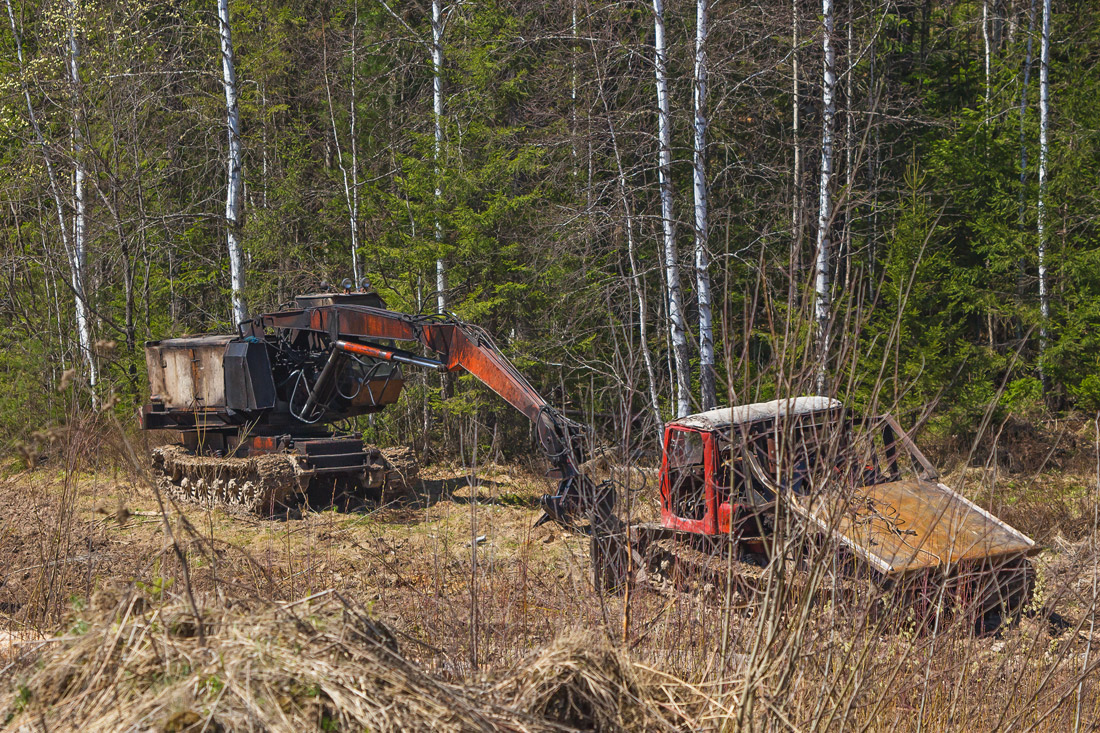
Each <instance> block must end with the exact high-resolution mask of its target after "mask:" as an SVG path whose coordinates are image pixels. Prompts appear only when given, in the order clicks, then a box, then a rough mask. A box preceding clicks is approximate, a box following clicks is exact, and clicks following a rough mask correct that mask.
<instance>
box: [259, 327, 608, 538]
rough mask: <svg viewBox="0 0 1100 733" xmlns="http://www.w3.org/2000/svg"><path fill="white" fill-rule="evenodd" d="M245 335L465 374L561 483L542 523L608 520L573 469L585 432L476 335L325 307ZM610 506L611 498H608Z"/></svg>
mask: <svg viewBox="0 0 1100 733" xmlns="http://www.w3.org/2000/svg"><path fill="white" fill-rule="evenodd" d="M242 331H243V332H244V335H246V336H248V335H251V336H257V337H262V336H263V335H264V334H265V333H267V332H269V331H281V332H283V333H287V334H289V335H291V337H292V338H293V337H294V336H295V335H296V334H297V333H300V332H303V331H304V332H310V333H315V334H323V335H325V336H327V337H328V341H329V343H330V348H331V349H333V352H334V353H335V352H336V351H344V352H349V353H355V354H360V355H363V356H370V357H373V358H377V359H385V360H387V361H397V362H399V363H406V364H413V365H416V366H421V367H425V368H435V369H438V370H439V371H444V372H453V371H457V370H460V369H462V370H465V371H467V372H469V373H470V374H472V375H474V376H475V377H477V379H479V380H480V381H481V382H482V383H483V384H484V385H485V386H487V387H488V388H489V389H491V390H492V391H493V392H495V393H496V394H498V395H500V396H501V397H502V398H503V399H504V400H505V401H506V402H508V403H509V404H510V405H512V406H513V407H515V408H516V409H517V410H519V411H520V412H522V413H523V414H524V415H526V416H527V418H528V419H530V420H531V421H532V422H534V423H535V428H536V432H537V434H538V438H539V443H540V444H541V446H542V449H543V451H544V452H545V453H546V454H547V457H548V458H549V459H550V462H551V463H552V464H553V465H554V467H555V468H556V469H557V471H558V473H559V475H560V478H561V483H560V484H559V487H558V492H557V494H556V495H554V496H552V497H544V498H543V508H544V509H545V510H546V514H547V517H549V518H551V519H554V520H556V521H558V522H561V523H562V524H572V523H573V519H574V517H575V516H576V515H578V514H585V513H589V514H591V510H592V509H593V508H595V509H597V511H598V512H599V513H600V514H601V515H602V514H606V513H609V512H610V511H611V507H609V506H608V501H609V498H608V496H607V494H608V492H604V495H602V496H597V494H598V492H597V491H596V487H594V486H593V485H592V482H591V480H589V479H588V478H587V477H585V476H584V475H583V474H582V473H581V472H580V471H579V469H578V464H579V461H578V456H579V455H580V454H581V451H582V450H583V438H584V435H585V433H586V432H587V431H586V428H585V427H584V426H583V425H581V424H579V423H577V422H574V421H572V420H569V419H568V418H566V417H565V416H564V415H562V414H561V413H560V412H558V411H557V410H555V409H554V408H553V407H552V406H550V404H549V403H547V402H546V400H545V399H543V397H542V396H541V395H540V394H539V393H538V391H537V390H535V388H534V387H532V386H531V384H530V382H528V381H527V379H526V378H525V377H524V376H523V375H522V374H520V372H519V371H518V370H517V369H516V368H515V366H513V365H512V363H511V362H510V361H508V359H507V358H506V357H505V356H504V354H502V353H501V351H500V349H498V348H497V346H496V344H494V343H493V340H492V338H490V337H489V335H488V334H487V333H486V332H485V331H484V330H482V329H480V328H478V327H477V326H473V325H471V324H468V323H464V322H463V321H460V320H459V319H457V318H454V317H450V316H443V315H436V314H432V315H410V314H407V313H399V312H395V311H389V310H384V309H382V308H373V307H370V306H364V305H324V306H317V307H314V308H304V309H298V310H290V311H282V312H279V313H269V314H264V315H261V316H257V317H256V318H255V319H254V320H252V321H251V322H249V323H246V324H242ZM360 339H381V340H394V341H414V342H416V343H419V344H421V345H422V346H425V347H427V348H428V349H431V350H432V351H434V352H436V353H437V354H439V355H440V357H441V359H440V360H439V361H434V360H431V359H426V358H424V357H421V356H418V355H416V354H412V353H409V352H406V351H402V350H399V349H393V348H389V347H384V346H382V345H379V344H370V343H361V342H360V341H359V340H360ZM612 499H613V497H612Z"/></svg>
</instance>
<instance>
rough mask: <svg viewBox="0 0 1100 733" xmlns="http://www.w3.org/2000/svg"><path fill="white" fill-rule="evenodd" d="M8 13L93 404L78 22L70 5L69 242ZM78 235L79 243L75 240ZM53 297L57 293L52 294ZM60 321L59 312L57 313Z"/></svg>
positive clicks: (94, 379) (16, 34)
mask: <svg viewBox="0 0 1100 733" xmlns="http://www.w3.org/2000/svg"><path fill="white" fill-rule="evenodd" d="M5 3H6V5H7V10H8V21H9V22H10V24H11V33H12V38H13V39H14V40H15V54H16V60H17V62H18V64H19V71H20V75H21V76H23V81H22V84H21V87H22V91H23V99H24V101H25V102H26V104H27V119H28V120H29V121H30V125H31V130H32V131H33V133H34V141H35V144H36V145H37V146H38V147H39V149H40V150H41V153H42V161H43V163H44V165H45V168H46V176H47V179H48V181H49V188H50V195H51V198H52V199H53V203H54V211H55V212H56V214H57V224H58V233H59V235H60V237H61V246H62V249H63V250H64V251H65V258H66V260H68V265H69V283H70V285H71V286H72V289H73V299H74V303H73V310H74V313H75V316H76V324H77V348H78V350H79V351H80V357H81V360H82V361H83V362H84V367H85V369H86V370H87V375H88V384H89V385H90V386H91V387H92V388H93V395H92V400H93V404H95V393H94V388H95V385H96V383H97V381H98V376H99V375H98V370H97V368H96V361H95V353H94V352H93V350H92V339H91V327H90V323H89V319H88V306H87V302H86V301H85V292H84V270H85V267H86V264H87V251H86V247H85V240H84V237H85V231H86V224H85V212H84V205H83V202H84V168H83V162H82V160H81V158H82V156H81V155H80V152H81V149H82V146H83V143H82V138H81V137H80V134H81V130H80V124H79V123H80V120H81V112H80V110H81V104H80V91H79V81H80V62H79V59H80V45H79V42H78V41H77V33H76V25H77V22H78V15H79V13H78V8H77V6H76V3H75V2H73V3H70V4H69V13H70V17H69V58H68V59H66V64H65V65H66V67H67V73H68V74H69V81H70V83H71V84H72V90H73V91H72V103H73V132H72V135H73V141H72V142H73V159H74V162H75V170H74V175H73V199H74V204H76V203H79V214H78V215H76V216H74V217H73V226H72V238H70V232H69V225H68V223H67V222H66V216H65V206H64V204H63V203H62V198H61V186H60V183H59V181H58V175H57V171H56V169H55V168H54V165H53V159H52V158H51V157H50V152H49V148H48V146H47V144H46V139H45V136H44V135H43V134H42V128H41V126H40V125H39V124H38V116H37V115H36V114H35V111H34V104H33V103H32V102H31V93H30V88H29V87H28V86H27V82H26V77H25V74H26V70H27V67H26V62H25V60H24V58H23V41H22V37H21V35H20V33H19V28H18V26H17V25H16V23H15V13H14V12H13V10H12V6H11V0H5ZM77 235H79V240H76V237H77ZM55 297H56V291H55ZM58 312H59V319H60V309H59V311H58Z"/></svg>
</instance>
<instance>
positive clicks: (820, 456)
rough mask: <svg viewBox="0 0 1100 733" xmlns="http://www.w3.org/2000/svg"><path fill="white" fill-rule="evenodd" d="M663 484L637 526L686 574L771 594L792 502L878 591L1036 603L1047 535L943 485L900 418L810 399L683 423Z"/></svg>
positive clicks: (667, 447)
mask: <svg viewBox="0 0 1100 733" xmlns="http://www.w3.org/2000/svg"><path fill="white" fill-rule="evenodd" d="M659 487H660V505H661V521H660V523H659V524H657V523H653V524H636V525H634V526H632V527H630V531H629V532H628V534H629V536H630V543H631V547H632V549H633V551H634V553H635V559H636V560H637V562H638V564H639V565H640V566H642V567H644V568H649V569H653V568H655V567H656V566H658V565H663V566H664V568H665V570H666V572H667V573H669V574H670V575H671V576H672V577H674V578H675V577H680V578H689V577H692V578H695V579H696V580H700V579H702V580H706V581H710V582H714V583H720V582H722V581H723V580H724V579H732V580H733V581H734V582H736V583H738V584H739V585H741V588H742V590H743V591H745V592H746V593H747V594H750V595H751V594H752V593H758V592H760V588H759V587H758V584H759V582H760V579H761V578H762V576H763V575H764V572H763V566H765V565H766V564H767V562H768V559H769V558H771V557H773V556H774V555H775V554H776V553H777V552H778V551H779V550H777V549H776V548H775V545H774V542H773V541H774V539H775V529H776V514H777V512H778V511H780V510H782V511H785V512H786V514H787V516H788V517H790V518H791V519H792V520H793V524H794V525H797V526H798V527H799V529H800V530H801V531H803V532H805V533H806V534H807V535H809V536H811V537H815V538H817V539H819V540H829V541H831V542H832V543H834V544H835V546H836V547H837V548H838V549H839V551H840V552H841V554H842V555H843V556H844V558H845V560H846V562H845V563H844V564H845V565H846V569H847V570H848V571H849V572H850V573H859V574H862V575H864V576H866V577H870V578H871V579H872V580H874V581H875V582H876V583H877V584H879V585H880V586H883V587H888V588H894V587H896V588H899V589H903V590H904V592H906V593H908V594H909V595H910V596H912V595H913V594H914V593H918V592H919V593H923V594H924V595H925V600H926V601H927V600H929V598H928V596H929V595H933V596H935V595H940V596H943V597H944V598H946V599H949V600H952V601H954V602H955V603H956V605H965V606H966V607H967V608H966V609H965V610H966V611H968V612H969V613H971V614H973V615H974V616H975V617H976V618H978V619H979V620H981V619H985V622H986V623H989V622H990V621H992V622H993V623H996V622H997V619H1003V618H1005V617H1006V615H1007V616H1011V615H1014V614H1016V613H1018V612H1019V611H1020V610H1021V609H1022V607H1023V606H1024V605H1025V604H1026V602H1027V600H1028V599H1029V598H1030V594H1031V586H1032V581H1033V570H1032V567H1031V564H1030V561H1029V559H1028V558H1029V557H1030V556H1031V555H1034V554H1035V553H1036V552H1038V550H1039V548H1038V546H1037V545H1036V544H1035V542H1033V541H1032V540H1031V539H1029V538H1028V537H1026V536H1024V535H1023V534H1021V533H1020V532H1019V531H1017V530H1016V529H1014V528H1012V527H1010V526H1009V525H1007V524H1006V523H1004V522H1002V521H1001V520H999V519H997V518H996V517H994V516H993V515H991V514H990V513H989V512H987V511H985V510H984V509H982V508H981V507H979V506H978V505H976V504H975V503H974V502H972V501H970V500H968V499H967V498H966V497H964V496H962V495H960V494H959V493H957V492H955V491H953V490H952V489H951V488H949V487H948V486H946V485H944V484H943V483H942V482H940V480H939V475H938V473H937V471H936V470H935V468H933V466H932V464H931V463H930V462H929V461H928V459H927V458H925V456H924V455H923V454H922V453H921V451H920V449H919V448H917V446H916V445H915V444H914V443H913V441H912V440H911V439H910V437H909V436H908V435H907V434H906V433H905V431H904V430H902V428H901V427H900V426H899V425H898V423H897V421H896V420H895V419H894V418H893V417H892V416H890V415H888V414H886V415H880V416H874V417H867V418H861V417H858V416H854V415H852V414H850V413H848V412H847V411H845V409H844V407H843V406H842V404H841V403H840V402H838V401H836V400H833V399H829V398H827V397H817V396H811V397H798V398H794V399H787V400H776V401H773V402H764V403H757V404H749V405H740V406H737V407H731V408H721V409H717V410H711V411H709V412H704V413H700V414H697V415H691V416H689V417H685V418H681V419H679V420H675V421H673V422H671V423H669V424H668V425H667V426H666V428H665V433H664V452H663V457H662V464H661V472H660V482H659ZM730 550H733V551H734V552H733V553H732V556H733V557H736V558H737V562H736V563H735V564H733V565H730V564H728V563H727V560H726V559H727V558H728V557H730V556H731V553H730ZM620 562H621V561H620ZM931 600H932V602H935V599H931Z"/></svg>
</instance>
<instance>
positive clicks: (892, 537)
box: [782, 480, 1038, 575]
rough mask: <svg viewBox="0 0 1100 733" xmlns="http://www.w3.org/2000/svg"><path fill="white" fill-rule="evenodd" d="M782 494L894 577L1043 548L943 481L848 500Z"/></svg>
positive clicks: (906, 484) (888, 486)
mask: <svg viewBox="0 0 1100 733" xmlns="http://www.w3.org/2000/svg"><path fill="white" fill-rule="evenodd" d="M782 496H783V498H784V499H785V500H786V501H787V502H788V503H789V504H790V506H791V507H792V508H793V509H795V511H796V512H798V513H800V514H802V515H803V516H805V517H807V518H809V519H810V520H811V521H813V522H814V523H815V524H817V525H818V526H819V527H820V528H821V529H823V530H826V531H828V532H831V533H832V534H833V535H834V536H835V537H836V538H837V539H839V540H840V541H841V542H842V543H843V544H845V545H847V546H848V547H850V548H851V549H852V550H853V551H855V552H856V554H857V555H859V556H861V557H863V559H865V560H867V561H868V562H870V563H871V564H872V565H873V566H875V567H876V568H877V569H878V570H879V571H881V572H883V573H885V574H887V575H896V574H901V573H906V572H910V571H914V570H921V569H926V568H932V567H938V566H945V565H953V564H956V563H960V562H964V561H969V560H977V559H982V558H996V557H1005V556H1010V555H1028V554H1033V553H1034V552H1037V551H1038V548H1037V546H1036V545H1035V542H1034V541H1032V540H1031V539H1029V538H1028V537H1025V536H1024V535H1023V534H1021V533H1020V532H1018V531H1017V530H1015V529H1013V528H1012V527H1010V526H1008V525H1007V524H1005V523H1004V522H1002V521H1001V520H999V519H997V518H996V517H994V516H992V515H991V514H989V513H988V512H986V511H985V510H984V509H982V508H981V507H979V506H977V505H976V504H974V503H973V502H971V501H969V500H968V499H966V498H965V497H963V496H962V495H960V494H958V493H956V492H954V491H952V490H951V489H950V488H948V487H947V486H944V485H943V484H941V483H933V482H931V481H917V480H911V481H892V482H889V483H882V484H875V485H872V486H865V487H862V488H859V489H856V490H855V491H854V492H853V493H852V494H851V495H850V496H847V497H843V498H840V497H833V496H825V497H817V498H814V499H810V498H809V497H805V496H801V497H800V496H798V495H796V494H793V493H792V492H784V493H783V495H782Z"/></svg>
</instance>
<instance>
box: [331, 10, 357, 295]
mask: <svg viewBox="0 0 1100 733" xmlns="http://www.w3.org/2000/svg"><path fill="white" fill-rule="evenodd" d="M358 13H359V11H358V8H356V25H358V21H359V19H358ZM322 54H323V56H324V59H323V66H324V72H325V96H326V97H327V98H328V116H329V121H330V123H331V124H332V140H333V142H334V144H335V146H336V160H337V162H338V163H339V165H340V175H341V176H342V177H343V179H344V205H345V206H346V207H347V210H348V227H349V229H351V272H352V282H353V283H355V285H356V287H358V285H359V165H358V161H357V159H356V158H357V155H356V152H357V146H356V142H355V116H356V113H355V26H354V25H353V26H352V32H351V104H350V105H349V110H348V111H349V113H350V117H351V119H350V126H351V179H350V180H349V179H348V169H347V166H345V165H344V153H343V151H342V150H341V149H340V133H339V132H338V131H337V129H336V112H335V109H334V107H333V104H332V86H331V84H329V79H328V48H327V46H323V47H322Z"/></svg>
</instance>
